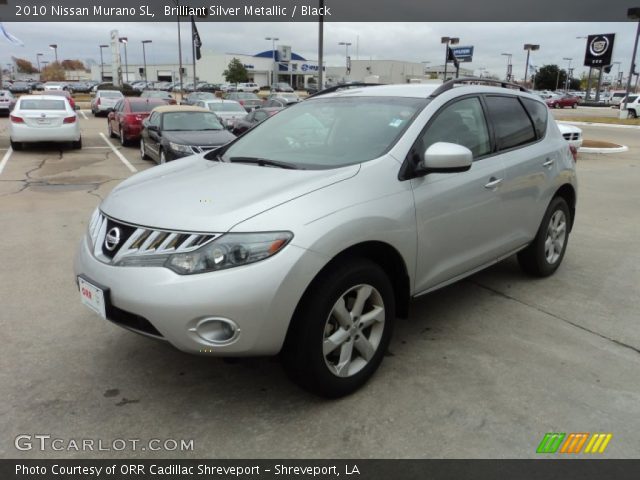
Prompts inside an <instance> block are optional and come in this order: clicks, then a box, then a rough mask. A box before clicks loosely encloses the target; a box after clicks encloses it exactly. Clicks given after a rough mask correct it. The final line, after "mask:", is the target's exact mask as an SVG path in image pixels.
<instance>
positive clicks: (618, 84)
mask: <svg viewBox="0 0 640 480" xmlns="http://www.w3.org/2000/svg"><path fill="white" fill-rule="evenodd" d="M611 65H617V66H618V71H617V72H616V88H619V87H620V84H621V83H622V78H621V77H620V65H622V62H613V63H612V64H611Z"/></svg>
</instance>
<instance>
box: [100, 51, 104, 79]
mask: <svg viewBox="0 0 640 480" xmlns="http://www.w3.org/2000/svg"><path fill="white" fill-rule="evenodd" d="M100 81H101V82H104V59H103V58H102V47H100Z"/></svg>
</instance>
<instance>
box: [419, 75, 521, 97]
mask: <svg viewBox="0 0 640 480" xmlns="http://www.w3.org/2000/svg"><path fill="white" fill-rule="evenodd" d="M461 83H471V84H474V85H493V86H499V87H502V88H511V89H518V90H520V91H521V92H528V91H529V90H527V89H526V88H524V87H523V86H521V85H518V84H517V83H511V82H505V81H502V80H493V79H491V78H481V77H462V78H454V79H451V80H449V81H447V82H444V83H443V84H442V85H440V86H439V87H438V88H437V89H436V90H435V91H434V92H433V93H432V94H431V95H429V98H434V97H437V96H438V95H440V94H441V93H444V92H446V91H448V90H451V89H452V88H453V87H455V86H456V85H459V84H461Z"/></svg>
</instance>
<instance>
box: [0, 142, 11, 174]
mask: <svg viewBox="0 0 640 480" xmlns="http://www.w3.org/2000/svg"><path fill="white" fill-rule="evenodd" d="M12 153H13V148H11V147H9V150H7V152H6V153H5V154H4V156H3V157H2V160H1V161H0V175H2V170H4V166H5V165H6V164H7V162H8V161H9V157H10V156H11V154H12Z"/></svg>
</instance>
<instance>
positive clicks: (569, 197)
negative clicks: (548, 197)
mask: <svg viewBox="0 0 640 480" xmlns="http://www.w3.org/2000/svg"><path fill="white" fill-rule="evenodd" d="M556 197H562V198H563V199H564V201H565V202H567V205H568V206H569V213H570V214H571V220H570V222H569V231H571V229H572V228H573V222H574V219H575V217H576V191H575V189H574V188H573V186H572V185H571V184H569V183H565V184H564V185H562V186H561V187H560V188H558V190H556V193H555V195H554V196H553V198H556Z"/></svg>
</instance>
